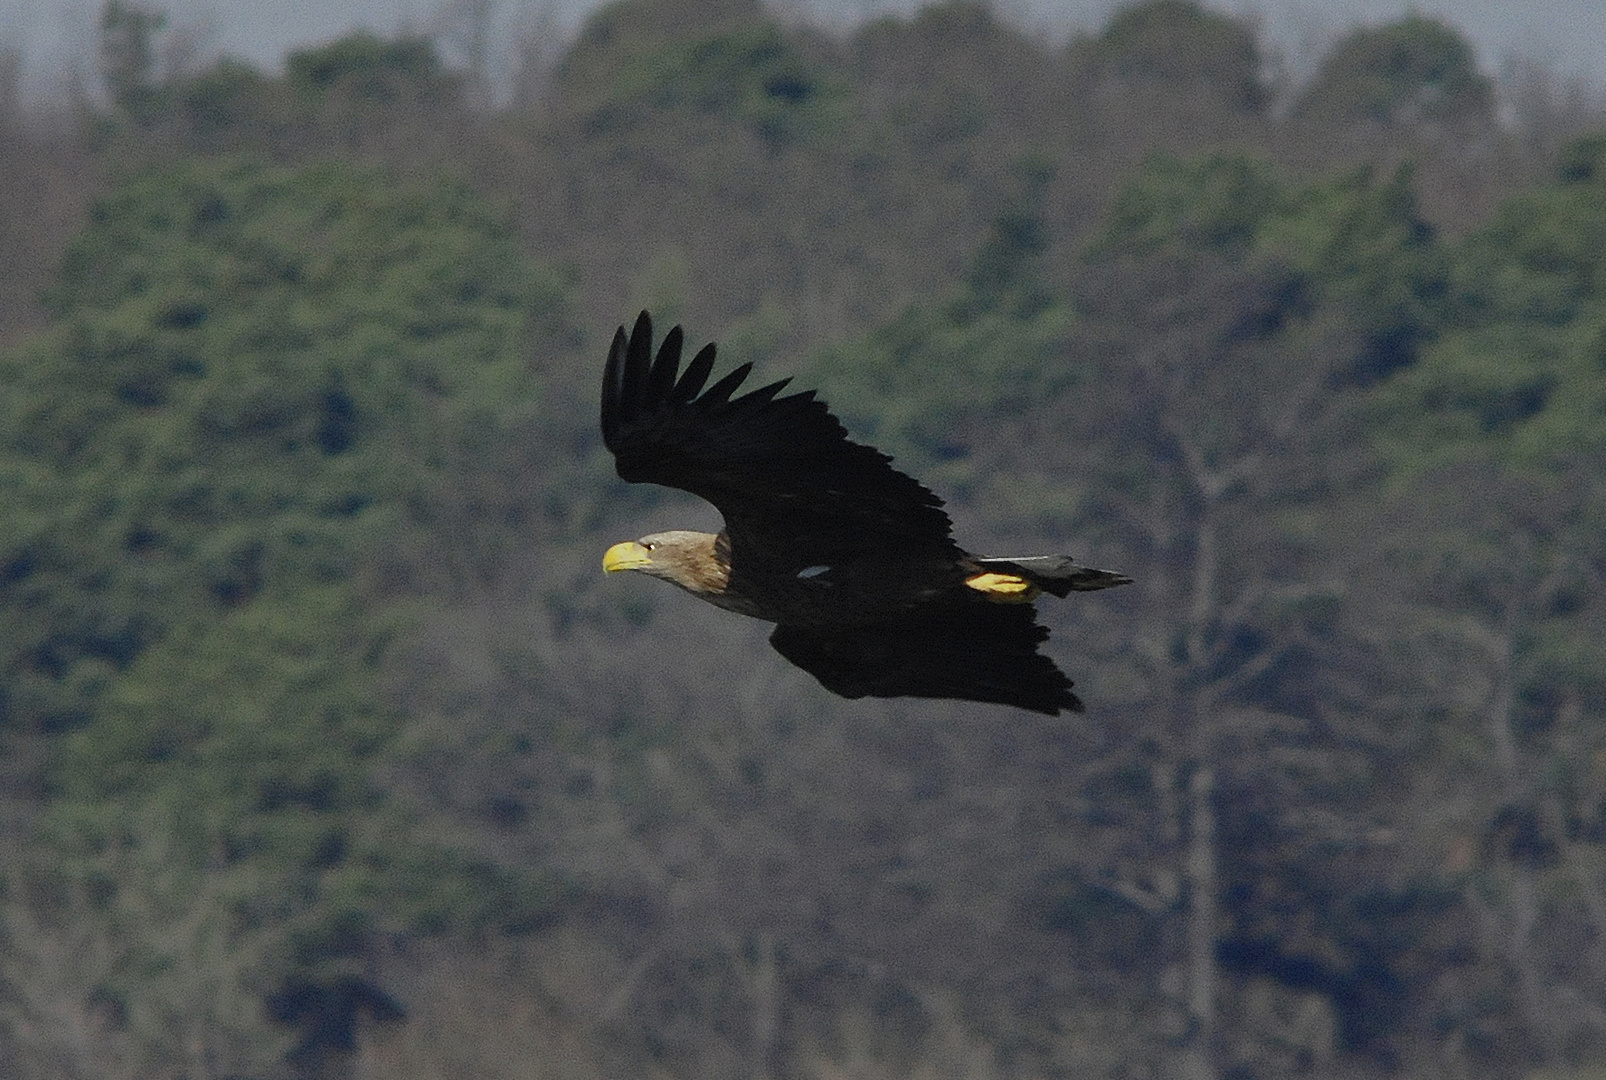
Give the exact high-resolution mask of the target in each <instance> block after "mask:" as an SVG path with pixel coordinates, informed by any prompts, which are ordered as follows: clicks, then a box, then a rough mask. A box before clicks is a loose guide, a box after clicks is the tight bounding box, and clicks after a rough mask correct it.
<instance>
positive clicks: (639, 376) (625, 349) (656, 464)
mask: <svg viewBox="0 0 1606 1080" xmlns="http://www.w3.org/2000/svg"><path fill="white" fill-rule="evenodd" d="M682 345H683V335H682V333H681V330H680V327H678V326H677V327H675V328H674V329H673V330H671V331H670V332H669V333H668V334H667V335H665V337H664V341H663V345H662V347H661V348H659V350H658V354H657V357H656V358H654V356H653V353H652V321H651V319H649V318H648V316H647V313H646V312H642V313H641V316H640V317H639V318H638V319H637V320H636V325H635V327H634V329H633V330H632V331H631V333H630V335H629V337H626V336H625V331H624V328H623V327H620V329H619V331H618V333H616V334H615V335H614V339H613V347H612V348H611V349H610V350H609V352H608V365H607V368H606V370H605V372H604V374H603V381H602V439H603V442H604V443H605V444H606V445H607V447H608V449H609V450H611V451H613V454H614V458H615V461H616V465H617V468H618V471H619V475H620V476H621V477H623V478H624V479H625V480H630V481H633V482H645V483H651V484H663V485H665V486H668V487H673V488H680V489H681V490H683V491H689V492H691V493H692V494H694V495H698V496H701V497H702V498H704V499H707V500H708V501H709V502H711V503H713V504H714V505H715V506H716V507H718V509H719V511H720V513H721V514H723V515H724V517H725V529H726V533H727V534H728V535H729V537H730V539H731V542H732V545H733V546H734V547H737V548H742V547H744V546H746V547H749V548H753V549H759V550H765V551H768V552H770V553H771V554H772V555H778V554H781V553H784V555H785V557H786V558H787V559H788V561H795V562H797V563H798V565H800V566H807V565H812V564H816V563H822V564H823V563H829V562H831V561H832V560H834V559H836V558H840V557H841V556H842V555H843V554H844V553H850V552H855V551H862V550H864V549H866V548H867V547H871V546H878V545H879V546H885V545H892V544H896V545H898V546H899V548H900V550H902V551H903V552H904V553H905V554H906V555H907V554H927V555H935V556H943V557H958V555H959V554H960V551H959V549H958V547H957V546H955V545H954V542H953V540H952V538H951V536H950V530H951V525H950V523H949V520H948V515H947V514H945V513H944V512H943V510H942V500H941V499H939V498H938V497H937V496H936V495H934V494H932V493H931V492H930V491H928V490H927V489H926V488H924V487H922V486H921V485H920V484H919V483H918V482H917V481H915V480H914V479H913V478H912V477H909V476H907V475H905V474H904V473H901V472H899V471H898V470H897V469H894V468H893V467H892V465H891V464H890V462H891V458H889V457H887V455H885V454H883V453H881V452H880V451H878V450H876V449H875V448H874V447H870V446H862V445H860V444H858V443H854V442H849V441H848V438H847V432H846V431H845V430H844V429H843V427H842V424H841V423H840V422H839V421H838V420H837V418H836V417H834V416H832V415H831V413H830V411H829V410H828V409H827V408H826V405H825V403H824V402H822V401H819V400H816V398H815V396H814V392H813V391H804V392H802V393H794V394H787V395H785V396H780V391H781V390H782V388H784V387H785V386H786V384H787V383H788V382H789V381H790V380H789V379H782V380H781V381H779V382H775V383H770V384H769V385H768V386H764V387H761V388H759V389H757V390H752V391H749V392H748V393H746V394H743V395H742V396H740V397H732V395H733V394H734V393H735V391H736V389H737V388H738V387H739V386H740V385H741V384H742V381H743V380H744V379H745V378H746V377H747V375H748V373H749V371H750V370H751V368H752V365H751V364H743V365H741V366H740V367H738V368H736V369H735V370H733V371H731V372H730V373H729V374H727V375H725V376H723V377H722V378H720V379H719V380H718V381H717V382H715V383H714V384H713V385H712V386H709V387H707V389H704V384H705V383H706V382H707V381H708V377H709V375H710V374H711V373H712V371H713V367H714V346H713V345H712V344H710V345H707V346H704V347H703V349H702V351H700V352H699V353H698V354H697V355H696V356H695V357H694V358H693V359H692V361H691V363H690V364H688V365H687V366H686V370H685V371H684V372H681V371H680V356H681V348H682ZM911 549H913V550H911Z"/></svg>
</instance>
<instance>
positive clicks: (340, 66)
mask: <svg viewBox="0 0 1606 1080" xmlns="http://www.w3.org/2000/svg"><path fill="white" fill-rule="evenodd" d="M285 72H286V74H287V75H288V77H289V80H290V85H291V86H293V87H294V88H295V89H297V90H298V91H300V92H301V93H303V94H307V95H309V96H311V97H325V96H328V95H331V94H336V93H339V94H344V95H347V96H348V97H351V98H353V99H356V100H360V101H368V102H373V103H393V102H397V101H402V100H428V99H431V98H439V97H446V96H451V95H454V94H456V93H457V92H458V91H459V90H460V82H461V80H460V79H458V78H457V77H456V76H454V75H452V74H450V73H448V72H447V71H445V70H444V69H443V68H442V67H441V62H440V58H439V57H438V56H437V55H436V53H435V46H434V44H433V43H432V42H431V41H430V40H429V39H428V38H422V37H415V38H396V39H391V40H386V39H383V38H377V37H375V36H373V35H372V34H364V33H357V34H351V35H349V36H347V37H343V38H340V39H338V40H336V41H332V42H330V43H329V44H327V45H323V46H320V47H318V48H315V49H308V50H306V51H303V52H297V53H291V54H290V57H289V59H288V60H287V61H286V62H285Z"/></svg>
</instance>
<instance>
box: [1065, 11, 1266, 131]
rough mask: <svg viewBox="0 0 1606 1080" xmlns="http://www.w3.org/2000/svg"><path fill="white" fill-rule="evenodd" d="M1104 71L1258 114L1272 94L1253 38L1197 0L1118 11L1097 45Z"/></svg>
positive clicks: (1096, 53)
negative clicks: (1217, 98)
mask: <svg viewBox="0 0 1606 1080" xmlns="http://www.w3.org/2000/svg"><path fill="white" fill-rule="evenodd" d="M1092 44H1093V48H1092V53H1093V56H1094V57H1095V58H1096V60H1097V62H1098V63H1099V64H1100V65H1101V66H1102V67H1104V69H1105V70H1107V71H1109V72H1110V73H1111V74H1113V75H1115V76H1117V77H1118V78H1120V79H1123V80H1127V81H1130V82H1140V83H1154V84H1158V85H1163V86H1169V87H1171V88H1172V89H1174V90H1176V91H1179V92H1196V91H1197V90H1199V89H1200V88H1209V89H1210V90H1212V91H1214V92H1215V93H1217V94H1219V95H1221V97H1222V98H1223V99H1224V100H1225V101H1227V102H1228V103H1229V104H1231V105H1232V106H1233V107H1235V108H1239V109H1245V110H1251V111H1253V110H1258V109H1260V108H1262V107H1264V105H1265V104H1266V102H1267V99H1268V96H1269V95H1268V94H1267V92H1266V88H1265V86H1264V85H1263V84H1262V82H1261V78H1260V66H1261V62H1260V51H1259V49H1258V48H1257V47H1256V44H1255V36H1254V33H1253V32H1252V31H1251V30H1250V28H1249V27H1247V26H1245V25H1244V24H1243V23H1241V22H1239V21H1238V20H1236V19H1232V18H1229V17H1228V16H1225V15H1219V14H1216V13H1215V12H1212V11H1207V10H1205V8H1203V7H1201V6H1200V5H1199V4H1198V3H1197V2H1195V0H1146V2H1144V3H1139V4H1133V5H1131V6H1129V7H1125V8H1122V9H1121V10H1119V11H1117V12H1116V13H1115V14H1114V15H1113V16H1112V17H1111V18H1110V21H1109V23H1108V24H1106V26H1105V27H1104V31H1103V32H1102V33H1101V34H1099V36H1098V37H1097V38H1096V39H1095V40H1094V41H1093V43H1092Z"/></svg>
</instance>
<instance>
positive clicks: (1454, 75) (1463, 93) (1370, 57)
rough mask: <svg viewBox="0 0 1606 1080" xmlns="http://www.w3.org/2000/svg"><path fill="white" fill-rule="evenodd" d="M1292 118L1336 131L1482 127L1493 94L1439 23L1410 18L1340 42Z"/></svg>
mask: <svg viewBox="0 0 1606 1080" xmlns="http://www.w3.org/2000/svg"><path fill="white" fill-rule="evenodd" d="M1294 111H1295V113H1296V114H1297V115H1300V116H1304V117H1307V118H1309V119H1311V120H1318V121H1321V122H1324V123H1337V124H1353V123H1356V122H1360V121H1372V122H1374V123H1379V124H1417V123H1439V124H1444V123H1463V122H1473V123H1480V124H1485V125H1487V124H1489V123H1492V122H1493V119H1494V90H1493V87H1492V86H1491V84H1490V82H1489V80H1488V78H1486V77H1485V76H1484V75H1483V74H1481V73H1480V72H1479V71H1478V66H1477V59H1476V56H1475V55H1474V53H1473V51H1472V46H1471V45H1470V44H1468V43H1467V41H1466V39H1465V38H1463V37H1462V36H1461V35H1460V34H1458V33H1456V31H1455V30H1453V29H1452V28H1451V27H1449V26H1447V25H1446V24H1444V23H1442V22H1440V21H1438V20H1437V19H1433V18H1430V17H1427V16H1422V15H1411V16H1408V17H1406V18H1404V19H1401V20H1400V21H1399V22H1396V23H1390V24H1388V25H1386V26H1380V27H1376V28H1368V29H1363V30H1357V31H1355V32H1354V33H1353V34H1351V35H1350V36H1349V37H1347V38H1345V39H1344V40H1343V41H1341V42H1339V43H1338V45H1336V46H1335V47H1334V48H1333V50H1332V51H1331V52H1330V53H1328V55H1327V57H1326V59H1324V60H1323V61H1322V65H1321V69H1320V70H1319V71H1318V72H1317V73H1316V78H1315V79H1314V80H1313V81H1312V82H1311V85H1310V86H1309V87H1308V88H1307V89H1306V90H1305V92H1304V93H1303V94H1301V95H1300V97H1299V100H1298V101H1297V102H1296V103H1295V106H1294Z"/></svg>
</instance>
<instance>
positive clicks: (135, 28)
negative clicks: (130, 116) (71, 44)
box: [100, 0, 167, 112]
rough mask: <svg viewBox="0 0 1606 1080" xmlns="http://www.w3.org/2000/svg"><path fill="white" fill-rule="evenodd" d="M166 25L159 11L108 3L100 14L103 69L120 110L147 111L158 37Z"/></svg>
mask: <svg viewBox="0 0 1606 1080" xmlns="http://www.w3.org/2000/svg"><path fill="white" fill-rule="evenodd" d="M166 25H167V16H166V15H165V14H163V13H162V12H160V11H155V10H151V9H148V8H143V7H139V6H136V5H134V4H125V3H123V2H122V0H106V5H105V6H104V7H103V8H101V11H100V66H101V78H102V80H103V81H104V82H105V83H106V92H107V93H108V94H110V95H111V99H112V101H113V102H115V103H116V104H117V105H118V106H119V107H120V108H123V109H127V110H129V111H130V112H140V111H143V110H144V109H146V108H147V107H148V106H149V104H150V102H149V96H150V92H151V89H152V84H153V83H154V81H155V75H156V38H157V36H158V35H159V34H160V33H161V31H162V28H163V27H164V26H166Z"/></svg>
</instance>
